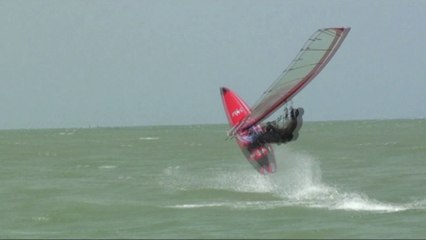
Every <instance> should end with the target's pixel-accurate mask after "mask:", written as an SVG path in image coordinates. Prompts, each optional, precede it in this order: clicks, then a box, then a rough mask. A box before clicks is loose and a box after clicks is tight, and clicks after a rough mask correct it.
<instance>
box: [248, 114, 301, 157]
mask: <svg viewBox="0 0 426 240" xmlns="http://www.w3.org/2000/svg"><path fill="white" fill-rule="evenodd" d="M303 113H304V111H303V108H298V109H296V110H294V111H291V113H290V118H289V119H288V120H287V122H286V124H285V127H283V128H279V127H276V124H272V123H270V122H269V123H267V125H266V127H264V128H263V129H264V131H263V133H261V134H259V135H257V136H256V138H255V140H254V141H253V143H251V144H250V147H249V148H251V149H253V148H257V147H260V146H261V145H263V144H266V143H278V144H279V143H287V142H290V141H292V140H296V139H297V138H298V136H299V129H300V127H301V126H302V123H303V119H302V115H303Z"/></svg>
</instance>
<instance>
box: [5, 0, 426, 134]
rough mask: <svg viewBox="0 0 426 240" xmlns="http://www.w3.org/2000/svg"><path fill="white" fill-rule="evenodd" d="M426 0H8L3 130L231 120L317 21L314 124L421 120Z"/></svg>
mask: <svg viewBox="0 0 426 240" xmlns="http://www.w3.org/2000/svg"><path fill="white" fill-rule="evenodd" d="M425 12H426V1H392V0H386V1H362V0H355V1H343V0H341V1H318V0H316V1H263V0H262V1H260V0H258V1H242V0H232V1H229V0H223V1H220V0H214V1H213V0H212V1H207V0H194V1H189V0H171V1H166V0H161V1H142V0H137V1H107V0H102V1H95V0H90V1H88V0H87V1H71V0H66V1H44V0H43V1H37V0H34V1H18V0H12V1H4V0H1V1H0V22H1V24H0V34H1V35H0V53H1V54H0V82H1V87H0V111H1V117H0V129H10V128H68V127H89V126H92V127H95V126H142V125H157V124H159V125H164V124H170V125H180V124H204V123H226V121H227V119H226V117H225V114H224V113H223V106H222V103H221V99H220V94H219V87H220V86H227V87H229V88H231V89H233V90H234V91H236V92H237V93H239V95H240V96H241V97H243V98H244V99H245V100H246V101H247V103H248V104H249V105H252V104H254V103H255V102H256V100H258V98H259V97H260V96H261V94H262V93H263V91H264V90H266V88H268V87H269V86H270V85H271V84H272V82H273V81H274V80H275V79H276V78H277V77H278V76H279V75H280V73H281V72H282V71H283V70H284V69H285V68H286V67H287V66H288V64H289V63H290V62H291V60H292V59H293V58H294V57H295V56H296V54H297V52H298V51H299V49H300V48H301V47H302V45H303V44H304V42H305V41H306V40H307V39H308V37H309V36H310V35H311V34H312V33H313V32H315V31H316V30H317V29H319V28H325V27H341V26H344V27H351V28H352V30H351V32H350V33H349V35H348V36H347V38H346V40H345V41H344V42H343V44H342V46H341V47H340V49H339V50H338V51H337V53H336V55H335V56H334V58H333V59H332V60H331V62H330V63H329V64H328V65H327V66H326V67H325V68H324V70H323V71H322V72H321V73H320V74H319V75H318V76H317V77H316V78H315V79H314V80H313V81H312V82H311V83H310V84H309V85H308V86H307V87H306V88H305V89H304V90H303V91H302V92H300V93H299V94H298V95H297V96H296V97H295V98H294V99H293V100H294V105H295V106H302V107H304V108H305V115H304V117H305V120H306V121H324V120H349V119H393V118H425V117H426V107H425V104H426V96H425V95H426V94H425V93H426V64H425V55H426V44H425V41H426V30H425V29H426V28H425V23H426V14H425Z"/></svg>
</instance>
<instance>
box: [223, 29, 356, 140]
mask: <svg viewBox="0 0 426 240" xmlns="http://www.w3.org/2000/svg"><path fill="white" fill-rule="evenodd" d="M349 31H350V28H324V29H319V30H317V31H316V32H315V33H314V34H313V35H312V36H311V37H310V38H309V39H308V41H307V42H306V43H305V45H303V47H302V49H301V50H300V51H299V53H298V54H297V56H296V57H295V58H294V60H293V61H292V62H291V63H290V65H289V66H288V67H287V68H286V69H285V70H284V71H283V73H282V74H281V75H280V76H279V77H278V79H277V80H275V82H274V83H273V84H272V85H271V86H270V87H269V88H268V89H267V90H266V91H265V92H264V93H263V95H262V96H261V98H260V99H259V100H258V101H257V102H256V104H255V105H254V106H253V107H252V108H251V114H250V115H248V116H247V117H245V118H244V119H243V120H242V121H241V122H240V123H239V124H238V125H236V126H235V127H234V128H233V129H232V130H231V135H235V134H236V133H237V132H239V131H243V130H245V129H248V128H250V127H251V126H253V125H255V124H257V123H259V122H260V121H262V120H264V119H265V118H267V117H268V116H270V115H271V114H272V113H273V112H275V111H276V110H277V109H278V108H279V107H280V106H282V105H283V104H285V103H286V102H288V101H290V100H291V99H292V97H293V96H295V95H296V94H297V93H298V92H299V91H300V90H302V88H303V87H305V86H306V85H307V84H308V83H309V82H310V81H311V80H312V79H314V78H315V76H317V75H318V73H319V72H321V70H322V69H323V68H324V67H325V65H327V63H328V62H329V61H330V59H331V58H332V57H333V55H334V54H335V53H336V51H337V49H338V48H339V47H340V45H341V44H342V42H343V40H344V39H345V37H346V35H347V34H348V33H349Z"/></svg>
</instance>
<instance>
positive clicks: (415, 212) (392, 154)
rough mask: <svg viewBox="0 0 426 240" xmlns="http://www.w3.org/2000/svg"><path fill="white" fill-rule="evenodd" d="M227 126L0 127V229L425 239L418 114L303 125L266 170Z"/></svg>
mask: <svg viewBox="0 0 426 240" xmlns="http://www.w3.org/2000/svg"><path fill="white" fill-rule="evenodd" d="M228 129H229V128H228V126H227V125H225V124H223V125H221V124H219V125H191V126H145V127H116V128H115V127H114V128H81V129H78V128H76V129H74V128H69V129H34V130H1V131H0V214H1V218H0V238H2V239H28V238H31V239H34V238H38V239H50V238H54V239H64V238H67V239H69V238H73V239H76V238H77V239H82V238H83V239H87V238H90V239H92V238H100V239H105V238H113V239H133V238H135V239H144V238H149V239H205V238H208V239H240V238H244V239H285V238H291V239H297V238H316V239H321V238H326V239H330V238H345V239H347V238H356V239H359V238H363V239H365V238H369V239H371V238H381V239H383V238H398V239H401V238H410V239H414V238H426V119H412V120H365V121H361V120H358V121H333V122H305V123H304V125H303V127H302V129H301V130H300V132H299V138H298V140H297V141H294V142H290V143H288V144H281V145H274V152H275V156H276V159H277V165H278V168H277V171H276V172H275V173H274V174H270V175H265V176H264V175H260V174H259V173H258V172H257V171H256V170H255V169H254V168H253V167H252V166H251V165H250V164H249V163H248V162H247V160H246V159H245V158H244V156H243V154H242V153H241V151H240V149H239V148H238V146H237V144H236V142H235V140H234V139H228V138H227V135H226V132H227V130H228Z"/></svg>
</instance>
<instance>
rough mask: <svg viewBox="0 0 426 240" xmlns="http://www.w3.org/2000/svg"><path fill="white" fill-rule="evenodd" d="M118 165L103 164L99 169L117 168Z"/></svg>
mask: <svg viewBox="0 0 426 240" xmlns="http://www.w3.org/2000/svg"><path fill="white" fill-rule="evenodd" d="M116 167H117V166H114V165H103V166H99V167H98V168H99V169H113V168H116Z"/></svg>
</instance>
